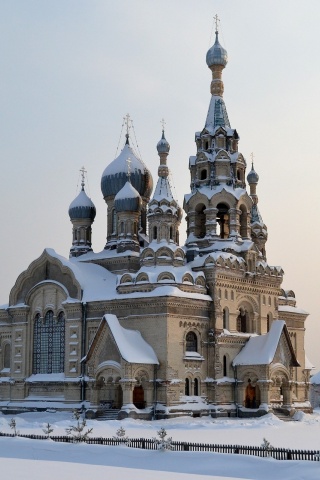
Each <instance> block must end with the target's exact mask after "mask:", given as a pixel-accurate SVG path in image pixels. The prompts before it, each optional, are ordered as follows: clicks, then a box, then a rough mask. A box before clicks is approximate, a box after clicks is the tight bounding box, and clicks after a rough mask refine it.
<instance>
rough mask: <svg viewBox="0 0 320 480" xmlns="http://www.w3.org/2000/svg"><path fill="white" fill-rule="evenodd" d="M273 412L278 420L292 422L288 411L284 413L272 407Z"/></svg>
mask: <svg viewBox="0 0 320 480" xmlns="http://www.w3.org/2000/svg"><path fill="white" fill-rule="evenodd" d="M273 413H274V415H275V416H276V417H278V418H279V420H282V421H283V422H293V421H294V420H293V418H292V417H290V415H289V413H285V412H283V411H281V410H278V409H274V410H273Z"/></svg>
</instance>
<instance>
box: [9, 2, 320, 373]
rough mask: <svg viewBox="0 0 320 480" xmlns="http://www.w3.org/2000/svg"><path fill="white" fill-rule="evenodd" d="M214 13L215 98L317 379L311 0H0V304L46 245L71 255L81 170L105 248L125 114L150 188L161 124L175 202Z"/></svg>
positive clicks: (203, 96) (198, 122)
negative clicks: (291, 295)
mask: <svg viewBox="0 0 320 480" xmlns="http://www.w3.org/2000/svg"><path fill="white" fill-rule="evenodd" d="M216 13H217V14H218V15H219V17H220V18H221V28H220V31H221V33H220V41H221V43H222V45H223V46H224V47H225V48H226V49H227V50H228V54H229V63H228V65H227V67H226V69H225V70H224V73H223V80H224V83H225V93H224V99H225V102H226V106H227V110H228V114H229V119H230V122H231V126H232V127H233V128H236V129H237V131H238V133H239V134H240V146H239V149H240V151H241V152H242V153H243V154H244V156H245V158H246V159H247V162H248V164H249V162H250V153H251V152H252V151H253V152H254V155H255V168H256V170H257V172H258V174H259V176H260V182H259V185H258V190H257V191H258V195H259V208H260V211H261V214H262V216H263V219H264V221H265V223H266V224H267V226H268V232H269V240H268V243H267V257H268V262H269V263H270V264H271V265H281V266H282V267H283V269H284V271H285V278H284V282H283V286H284V288H286V289H292V290H294V292H295V294H296V298H297V301H298V306H299V307H301V308H304V309H305V310H307V311H309V312H310V317H309V319H308V320H307V354H308V356H309V358H310V360H311V361H312V362H313V363H314V364H315V365H316V367H317V369H319V368H320V354H319V347H318V343H319V338H320V328H319V319H318V312H319V311H320V291H319V280H318V278H319V269H320V262H319V246H318V243H319V239H320V226H319V223H320V220H319V219H320V214H319V207H320V194H319V188H320V187H319V180H318V176H317V175H318V170H319V167H318V165H319V160H320V159H319V153H318V151H319V148H318V135H319V133H318V130H319V125H320V118H319V116H320V113H319V112H320V108H319V93H318V92H319V85H320V55H319V45H320V41H319V19H320V2H319V0H306V1H304V2H302V1H295V0H281V1H279V0H259V1H257V0H241V1H239V0H216V1H215V0H210V1H209V0H116V1H114V0H87V1H84V0H46V1H45V2H44V1H43V0H28V1H25V0H20V1H19V0H15V1H12V0H0V42H1V49H0V68H1V75H0V102H1V117H0V152H1V176H2V181H1V188H0V205H1V231H2V242H1V246H2V248H1V250H0V261H1V263H0V265H1V278H0V303H6V302H7V301H8V295H9V291H10V289H11V288H12V286H13V285H14V282H15V280H16V278H17V276H18V275H19V274H20V273H21V272H22V271H23V270H24V269H25V268H27V266H28V265H29V263H30V262H31V261H32V260H34V259H35V258H37V257H39V256H40V254H41V253H42V251H43V249H44V248H45V247H52V248H54V249H55V250H56V251H57V252H58V253H60V254H61V255H64V256H66V257H67V256H68V254H69V249H70V246H71V223H70V220H69V217H68V207H69V204H70V203H71V201H72V200H73V198H74V197H75V195H76V193H77V184H78V178H79V169H80V168H81V167H82V165H84V166H85V167H86V169H87V170H88V178H89V187H90V188H89V194H90V196H91V198H92V200H93V202H94V203H95V205H96V208H97V217H96V220H95V223H94V224H93V248H94V250H95V251H100V250H102V249H103V247H104V244H105V237H106V230H107V229H106V213H107V208H106V205H105V203H104V201H103V198H102V194H101V191H100V179H101V174H102V172H103V170H104V168H105V167H106V166H107V165H108V163H110V162H111V161H112V160H113V159H114V157H115V152H116V149H117V145H118V142H119V136H120V131H121V125H122V118H123V116H124V115H125V114H126V113H127V112H129V113H130V115H131V117H132V118H133V120H134V124H135V131H136V135H137V139H138V143H139V148H140V151H141V154H142V158H143V160H144V162H145V163H146V164H147V165H148V167H149V168H150V170H151V171H152V173H153V176H154V179H155V180H156V175H157V166H158V156H157V151H156V144H157V142H158V140H159V138H160V136H161V124H160V120H161V118H162V117H164V118H165V120H166V137H167V140H168V141H169V143H170V145H171V151H170V156H169V158H168V162H169V166H170V168H171V171H172V176H173V181H174V184H175V189H176V194H177V199H178V201H179V202H180V205H182V202H183V195H184V193H188V192H189V184H190V179H189V171H188V158H189V156H190V155H194V153H195V144H194V133H195V131H198V130H201V129H202V128H203V126H204V122H205V118H206V114H207V109H208V105H209V100H210V81H211V72H210V70H209V69H208V68H207V66H206V63H205V56H206V52H207V50H208V48H209V46H211V44H213V42H214V35H213V36H212V37H211V42H210V36H211V34H212V27H213V16H214V15H215V14H216ZM122 142H123V140H122ZM183 230H185V227H183V228H182V231H181V238H183V239H184V238H185V233H184V231H183Z"/></svg>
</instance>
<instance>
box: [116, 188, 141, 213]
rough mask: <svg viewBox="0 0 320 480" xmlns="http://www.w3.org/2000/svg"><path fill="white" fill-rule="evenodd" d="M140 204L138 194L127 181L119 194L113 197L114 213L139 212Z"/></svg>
mask: <svg viewBox="0 0 320 480" xmlns="http://www.w3.org/2000/svg"><path fill="white" fill-rule="evenodd" d="M141 204H142V200H141V197H140V195H139V192H137V190H136V189H135V188H134V186H133V185H131V183H130V182H129V181H128V180H127V182H126V183H125V185H124V186H123V187H122V188H121V190H120V192H118V193H117V195H116V196H115V199H114V208H115V210H116V212H139V211H140V210H141Z"/></svg>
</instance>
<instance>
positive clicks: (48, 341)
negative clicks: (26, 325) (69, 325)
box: [33, 310, 65, 374]
mask: <svg viewBox="0 0 320 480" xmlns="http://www.w3.org/2000/svg"><path fill="white" fill-rule="evenodd" d="M64 348H65V318H64V314H63V313H62V312H61V313H60V314H59V315H58V318H57V319H54V317H53V311H52V310H49V311H48V312H47V313H46V315H45V317H44V319H42V318H41V317H40V315H39V314H37V315H36V317H35V320H34V330H33V373H35V374H36V373H62V372H63V371H64Z"/></svg>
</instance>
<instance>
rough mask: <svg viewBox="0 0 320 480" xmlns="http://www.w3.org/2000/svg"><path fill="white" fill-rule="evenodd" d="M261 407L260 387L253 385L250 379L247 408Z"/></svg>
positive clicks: (247, 388) (247, 391) (246, 394)
mask: <svg viewBox="0 0 320 480" xmlns="http://www.w3.org/2000/svg"><path fill="white" fill-rule="evenodd" d="M259 405H260V390H259V387H258V385H253V384H252V382H251V379H250V378H249V379H248V385H247V386H246V392H245V402H244V406H245V407H246V408H258V407H259Z"/></svg>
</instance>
